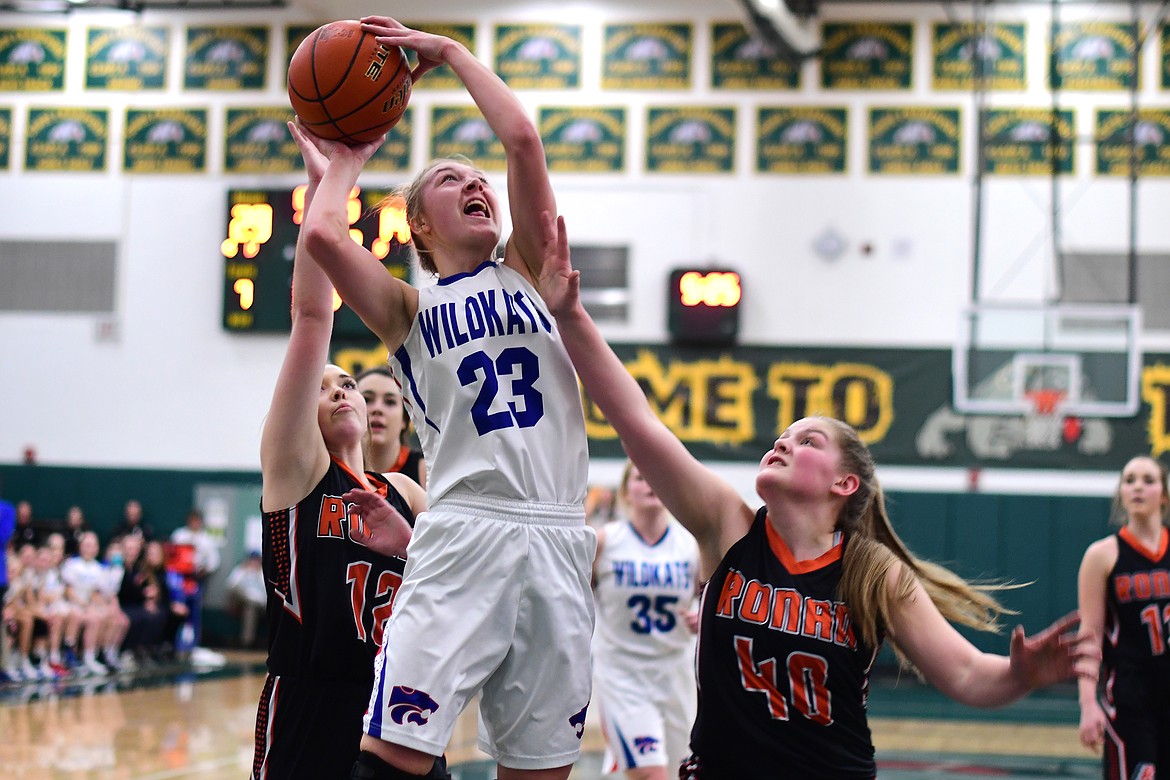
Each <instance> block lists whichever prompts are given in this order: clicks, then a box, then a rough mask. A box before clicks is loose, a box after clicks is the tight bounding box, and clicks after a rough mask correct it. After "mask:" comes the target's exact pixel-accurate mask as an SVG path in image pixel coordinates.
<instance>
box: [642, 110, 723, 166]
mask: <svg viewBox="0 0 1170 780" xmlns="http://www.w3.org/2000/svg"><path fill="white" fill-rule="evenodd" d="M734 170H735V109H734V108H716V107H703V106H678V107H673V108H650V109H648V110H647V119H646V172H647V173H731V172H732V171H734Z"/></svg>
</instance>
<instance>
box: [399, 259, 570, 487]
mask: <svg viewBox="0 0 1170 780" xmlns="http://www.w3.org/2000/svg"><path fill="white" fill-rule="evenodd" d="M390 367H391V370H393V372H394V374H395V377H396V378H397V379H398V382H399V384H400V385H401V386H402V396H403V399H404V401H405V403H406V404H407V407H408V408H409V410H410V416H411V420H412V421H413V423H414V428H415V431H417V432H418V438H419V442H420V443H421V444H422V449H423V455H424V456H425V457H426V460H427V501H428V505H429V506H432V507H433V506H434V505H435V504H436V503H437V502H438V501H439V500H440V499H441V498H442V497H443V495H444V494H446V493H448V492H449V491H452V490H455V491H457V492H461V493H472V494H481V495H490V496H494V497H498V498H505V499H517V500H523V501H534V502H541V503H552V504H581V503H582V502H583V501H584V500H585V482H586V478H587V475H588V458H589V452H588V446H587V442H586V438H585V420H584V415H583V414H582V411H581V393H580V390H579V389H578V386H577V375H576V373H575V372H574V370H573V365H572V363H571V362H570V361H569V356H568V353H567V352H565V348H564V345H563V344H562V343H561V337H560V333H559V332H558V331H557V329H556V323H555V321H554V320H553V318H552V316H551V315H550V314H549V313H548V310H547V309H546V308H545V305H544V301H543V300H542V299H541V298H540V295H539V294H538V293H537V292H536V290H535V289H534V288H533V287H532V285H530V284H529V283H528V281H527V280H526V279H525V278H524V277H523V276H521V275H520V274H519V273H517V272H516V271H514V270H512V269H511V268H508V267H507V266H505V265H504V264H502V263H496V262H494V261H487V262H485V263H484V264H483V265H481V266H479V268H477V269H476V270H475V271H473V272H471V273H467V274H457V275H455V276H449V277H445V278H443V279H440V280H439V282H438V283H437V284H435V285H432V286H430V287H424V288H422V289H420V290H419V295H418V314H417V315H416V317H415V321H414V322H413V323H412V324H411V328H410V332H409V333H408V334H407V336H406V341H405V342H404V343H403V344H402V346H401V347H400V348H399V349H398V350H396V351H395V352H394V354H393V355H392V356H391V359H390Z"/></svg>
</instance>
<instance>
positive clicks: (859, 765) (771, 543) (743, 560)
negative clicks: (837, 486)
mask: <svg viewBox="0 0 1170 780" xmlns="http://www.w3.org/2000/svg"><path fill="white" fill-rule="evenodd" d="M844 549H845V540H844V539H841V541H839V542H838V544H836V545H835V546H834V547H833V548H832V549H831V550H829V551H828V552H826V553H825V554H824V555H822V556H821V557H819V558H817V559H815V560H812V561H799V562H798V561H796V560H795V559H794V557H793V556H792V554H791V552H790V551H789V550H788V548H787V547H786V546H785V545H784V542H783V540H782V539H781V538H780V536H779V534H777V533H776V532H775V531H774V530H773V529H772V527H771V524H770V523H769V522H768V518H767V512H766V509H765V508H763V507H761V509H760V510H759V512H757V513H756V518H755V521H754V522H753V523H752V527H751V529H750V530H749V531H748V533H747V534H746V535H745V536H744V537H743V538H742V539H740V540H739V541H738V542H736V543H735V544H734V545H733V546H732V547H731V549H730V550H728V551H727V554H726V555H725V556H724V557H723V560H722V561H721V562H720V563H719V567H718V568H717V569H716V571H715V574H714V576H713V577H711V579H710V580H709V581H708V583H707V586H706V588H705V590H704V593H703V602H702V607H701V610H702V617H701V621H702V625H701V629H700V632H699V651H698V679H699V714H698V718H697V719H696V720H695V727H694V729H693V731H692V733H691V749H692V751H693V752H694V756H693V757H692V759H691V760H690V761H689V765H688V767H687V768H686V771H687V772H688V774H684V775H683V776H686V777H691V778H703V779H704V780H708V779H710V778H728V777H735V778H739V779H740V780H753V779H756V778H758V780H772V779H773V778H775V777H777V776H779V775H783V776H785V777H833V778H842V779H844V778H872V777H874V776H875V773H876V768H875V764H874V749H873V742H872V740H871V738H870V732H869V724H868V720H867V717H866V698H867V695H868V691H869V672H870V670H871V669H872V667H873V663H874V660H875V659H876V658H877V649H878V648H870V647H867V646H866V645H865V643H864V642H863V641H862V640H861V638H860V637H859V636H857V635H856V634H855V633H854V630H853V624H852V621H851V619H850V615H849V610H848V608H847V607H846V606H845V604H844V603H842V602H841V601H840V597H839V596H838V595H837V590H838V584H839V583H840V581H841V557H842V554H843V552H844Z"/></svg>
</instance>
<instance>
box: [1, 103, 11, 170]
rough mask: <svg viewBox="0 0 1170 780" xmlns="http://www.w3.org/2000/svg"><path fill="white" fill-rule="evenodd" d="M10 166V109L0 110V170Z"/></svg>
mask: <svg viewBox="0 0 1170 780" xmlns="http://www.w3.org/2000/svg"><path fill="white" fill-rule="evenodd" d="M11 166H12V109H11V108H0V170H5V171H6V170H8V169H9V168H10V167H11Z"/></svg>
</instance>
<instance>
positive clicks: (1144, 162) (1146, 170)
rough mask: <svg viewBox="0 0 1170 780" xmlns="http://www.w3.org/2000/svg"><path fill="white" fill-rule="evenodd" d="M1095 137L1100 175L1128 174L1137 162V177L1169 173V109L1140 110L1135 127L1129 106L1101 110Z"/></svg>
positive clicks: (1098, 115)
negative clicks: (1121, 108) (1122, 108)
mask: <svg viewBox="0 0 1170 780" xmlns="http://www.w3.org/2000/svg"><path fill="white" fill-rule="evenodd" d="M1131 129H1132V133H1131V132H1130V131H1131ZM1093 137H1094V138H1095V139H1096V141H1097V168H1096V172H1097V173H1098V174H1100V175H1103V176H1129V175H1130V171H1131V168H1132V167H1133V165H1134V164H1135V163H1136V165H1137V175H1138V176H1170V109H1166V108H1143V109H1141V110H1140V111H1138V120H1137V127H1136V128H1135V127H1133V117H1132V115H1131V114H1130V112H1129V110H1128V109H1124V110H1120V109H1100V110H1098V111H1097V122H1096V128H1095V129H1094V131H1093ZM1131 141H1132V143H1131ZM1135 153H1136V154H1135Z"/></svg>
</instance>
